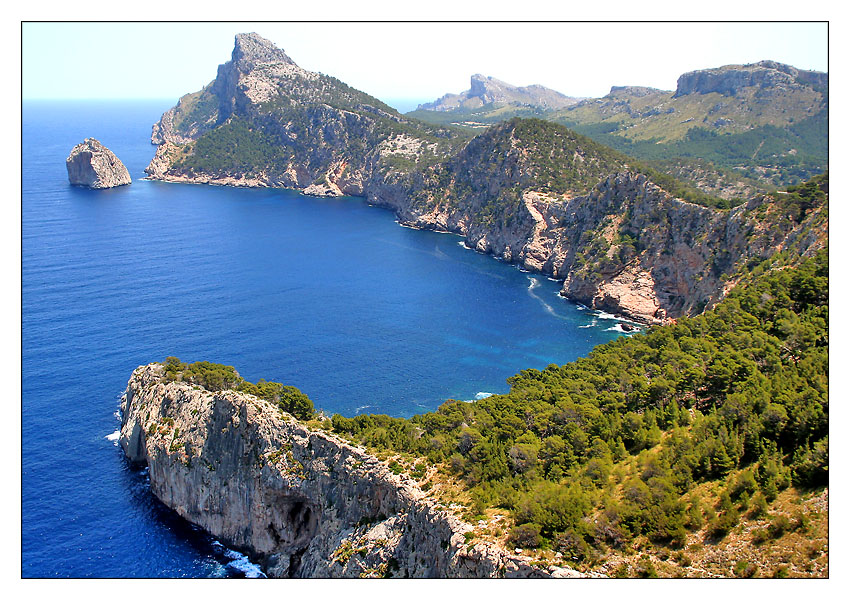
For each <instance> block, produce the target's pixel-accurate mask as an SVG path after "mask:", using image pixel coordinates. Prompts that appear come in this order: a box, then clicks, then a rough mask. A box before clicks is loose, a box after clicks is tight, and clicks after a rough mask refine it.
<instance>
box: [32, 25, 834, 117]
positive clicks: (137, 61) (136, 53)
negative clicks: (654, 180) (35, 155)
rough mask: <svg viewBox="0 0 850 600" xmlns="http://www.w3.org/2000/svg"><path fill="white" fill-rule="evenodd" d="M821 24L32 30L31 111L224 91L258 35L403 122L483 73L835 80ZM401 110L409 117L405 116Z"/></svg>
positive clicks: (532, 79) (567, 86)
mask: <svg viewBox="0 0 850 600" xmlns="http://www.w3.org/2000/svg"><path fill="white" fill-rule="evenodd" d="M827 28H828V26H827V24H826V23H825V22H820V23H752V22H748V23H713V22H696V23H695V22H689V23H658V22H655V23H640V22H629V23H614V22H595V23H588V22H585V23H565V22H561V23H555V22H538V23H521V22H511V23H482V22H478V23H468V22H466V23H446V22H438V23H410V22H407V23H398V22H396V23H375V22H371V23H352V22H347V23H327V22H318V23H317V22H313V23H272V22H259V23H257V22H237V23H233V22H224V23H222V22H214V23H138V22H116V23H69V22H65V23H45V22H24V23H22V30H21V35H22V40H21V52H22V61H21V68H22V77H21V83H22V90H21V92H22V94H21V95H22V98H23V99H34V98H55V99H59V98H104V99H107V98H170V99H174V100H176V99H177V98H178V97H179V96H181V95H183V94H185V93H188V92H193V91H196V90H198V89H200V88H201V87H203V86H204V85H206V84H207V83H209V82H210V81H212V80H213V79H214V78H215V74H216V67H217V65H219V64H220V63H223V62H226V61H227V60H229V59H230V53H231V51H232V50H233V38H234V36H235V34H237V33H240V32H250V31H254V32H257V33H259V34H260V35H262V36H263V37H265V38H267V39H269V40H271V41H273V42H274V43H275V44H277V45H278V47H280V48H282V49H284V50H285V51H286V53H287V54H288V55H289V56H290V58H292V59H293V60H294V61H295V62H296V63H297V64H298V65H300V66H301V67H303V68H305V69H309V70H311V71H320V72H322V73H325V74H328V75H333V76H334V77H337V78H339V79H341V80H342V81H344V82H346V83H348V84H349V85H351V86H353V87H355V88H357V89H360V90H362V91H364V92H367V93H369V94H371V95H373V96H376V97H378V98H380V99H381V100H384V101H385V102H388V103H389V104H391V105H393V106H395V105H397V104H398V105H400V106H401V108H403V109H404V110H410V109H412V108H414V107H415V104H416V103H417V102H425V101H430V100H434V99H436V98H438V97H440V96H442V95H443V94H446V93H458V92H461V91H464V90H466V89H468V88H469V77H470V75H472V74H474V73H481V74H484V75H490V76H493V77H495V78H497V79H501V80H503V81H506V82H508V83H511V84H514V85H530V84H535V83H536V84H541V85H544V86H546V87H549V88H552V89H555V90H557V91H559V92H562V93H564V94H567V95H569V96H578V97H600V96H604V95H605V94H607V93H608V91H609V90H610V88H611V86H612V85H643V86H650V87H656V88H660V89H667V90H674V89H675V88H676V80H677V78H678V77H679V75H681V74H682V73H685V72H688V71H692V70H696V69H705V68H711V67H718V66H722V65H727V64H742V63H747V62H756V61H759V60H763V59H771V60H776V61H779V62H784V63H787V64H791V65H793V66H795V67H798V68H802V69H814V70H819V71H827V70H828V64H827V57H828V48H827ZM396 107H397V108H399V106H396Z"/></svg>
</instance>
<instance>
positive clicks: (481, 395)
mask: <svg viewBox="0 0 850 600" xmlns="http://www.w3.org/2000/svg"><path fill="white" fill-rule="evenodd" d="M492 395H493V393H492V392H478V393H477V394H475V399H476V400H484V398H489V397H490V396H492Z"/></svg>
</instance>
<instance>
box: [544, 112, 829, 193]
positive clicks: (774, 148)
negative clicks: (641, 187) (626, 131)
mask: <svg viewBox="0 0 850 600" xmlns="http://www.w3.org/2000/svg"><path fill="white" fill-rule="evenodd" d="M560 122H563V124H564V125H566V126H568V127H571V128H573V129H575V130H576V131H577V132H579V133H583V134H585V135H587V136H588V137H590V138H592V139H594V140H596V141H597V142H600V143H602V144H605V145H607V146H610V147H612V148H615V149H617V150H619V151H621V152H624V153H626V154H628V155H630V156H634V157H635V158H637V159H640V160H644V161H649V162H654V163H658V164H661V162H662V161H669V160H672V159H675V158H700V159H702V160H706V161H709V162H711V163H713V164H715V165H717V166H718V167H721V168H735V169H737V170H739V171H740V172H741V173H742V174H744V175H747V176H749V177H752V178H755V179H757V178H759V177H760V176H761V175H762V174H763V173H764V172H765V171H768V172H769V174H770V177H769V181H770V182H771V183H772V184H773V185H777V186H780V185H789V184H793V183H796V182H799V181H805V180H806V179H808V178H810V177H811V176H813V175H815V174H817V173H819V172H821V171H822V170H823V169H824V168H825V167H826V163H827V155H828V146H827V140H828V139H829V131H828V129H829V125H828V117H827V112H826V111H821V112H820V113H818V114H817V115H815V116H813V117H810V118H808V119H803V120H801V121H800V122H799V123H795V124H793V125H791V126H790V127H787V128H780V127H775V126H773V125H762V126H760V127H755V128H753V129H750V130H748V131H744V132H741V133H717V132H715V131H713V130H711V129H707V128H705V127H692V128H691V129H690V130H689V131H688V133H687V134H686V135H685V137H684V139H682V140H676V141H672V142H667V143H658V140H641V141H634V140H630V139H629V138H626V137H623V136H621V135H617V133H616V131H617V127H616V125H615V124H606V123H601V124H590V125H583V124H579V123H574V122H571V121H568V120H567V121H560ZM610 125H614V127H613V129H612V128H611V127H610ZM600 126H603V127H600ZM789 148H794V149H795V152H793V153H789V152H788V149H789Z"/></svg>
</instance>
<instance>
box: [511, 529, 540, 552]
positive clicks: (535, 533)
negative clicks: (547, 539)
mask: <svg viewBox="0 0 850 600" xmlns="http://www.w3.org/2000/svg"><path fill="white" fill-rule="evenodd" d="M541 541H542V539H541V537H540V525H537V524H536V523H523V524H522V525H517V526H516V527H514V528H513V529H511V533H510V534H509V535H508V543H509V544H510V545H512V546H516V547H517V548H538V547H540V542H541Z"/></svg>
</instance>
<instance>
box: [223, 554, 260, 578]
mask: <svg viewBox="0 0 850 600" xmlns="http://www.w3.org/2000/svg"><path fill="white" fill-rule="evenodd" d="M224 555H225V556H226V557H227V558H232V559H233V560H231V561H230V562H229V563H227V566H228V567H231V568H233V569H236V570H237V571H242V572H243V573H245V577H246V578H247V579H265V578H266V574H265V573H263V571H262V569H260V566H259V565H256V564H254V563H252V562H251V561H250V560H248V557H247V556H245V555H244V554H242V553H241V552H237V551H236V550H226V551H225V553H224Z"/></svg>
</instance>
